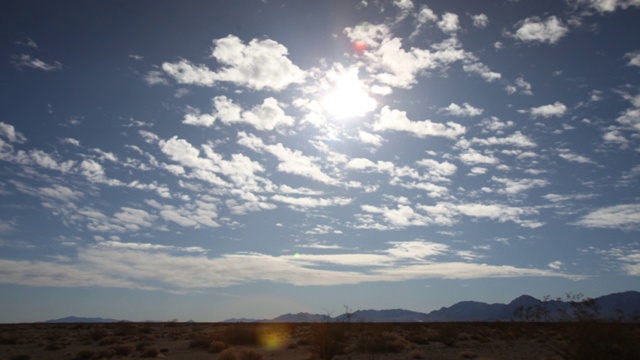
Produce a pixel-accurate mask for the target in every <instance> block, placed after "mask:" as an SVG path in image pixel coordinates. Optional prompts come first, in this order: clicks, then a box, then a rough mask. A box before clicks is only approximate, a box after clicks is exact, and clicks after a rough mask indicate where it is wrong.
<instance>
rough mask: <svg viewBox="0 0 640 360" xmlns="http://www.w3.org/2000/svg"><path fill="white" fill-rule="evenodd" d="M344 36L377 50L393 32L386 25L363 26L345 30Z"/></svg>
mask: <svg viewBox="0 0 640 360" xmlns="http://www.w3.org/2000/svg"><path fill="white" fill-rule="evenodd" d="M343 32H344V34H345V35H347V37H348V38H349V39H350V40H351V41H352V42H355V41H357V40H360V41H363V42H364V43H365V44H366V45H367V47H370V48H375V47H378V46H379V45H380V41H382V39H385V38H387V36H389V34H390V33H391V30H390V29H389V27H388V26H387V25H384V24H369V23H365V24H361V25H358V26H356V27H353V28H351V27H347V28H345V29H344V31H343Z"/></svg>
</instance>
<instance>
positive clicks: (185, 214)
mask: <svg viewBox="0 0 640 360" xmlns="http://www.w3.org/2000/svg"><path fill="white" fill-rule="evenodd" d="M145 202H146V203H147V205H149V206H151V207H153V208H155V209H157V210H158V213H159V215H160V217H161V218H162V219H164V220H165V221H167V222H173V223H175V224H178V225H180V226H182V227H193V228H196V229H199V228H202V227H203V226H204V227H210V228H216V227H219V226H220V224H219V223H218V222H217V221H216V219H217V218H218V210H217V206H216V204H214V203H211V202H207V201H202V200H196V201H194V202H192V203H189V204H186V205H183V206H181V207H178V206H172V205H164V204H160V203H159V202H157V201H155V200H146V201H145Z"/></svg>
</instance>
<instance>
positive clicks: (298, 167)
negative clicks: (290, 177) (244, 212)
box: [238, 132, 339, 185]
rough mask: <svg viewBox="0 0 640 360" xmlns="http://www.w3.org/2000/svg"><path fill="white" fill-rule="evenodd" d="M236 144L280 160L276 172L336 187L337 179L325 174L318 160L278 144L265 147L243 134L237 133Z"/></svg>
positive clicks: (261, 142) (257, 140)
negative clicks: (264, 152) (266, 153)
mask: <svg viewBox="0 0 640 360" xmlns="http://www.w3.org/2000/svg"><path fill="white" fill-rule="evenodd" d="M238 138H239V140H238V144H240V145H243V146H246V147H248V148H250V149H252V150H254V151H257V152H263V151H266V152H268V153H270V154H271V155H273V156H275V157H276V158H278V160H280V163H279V164H278V171H281V172H284V173H289V174H295V175H300V176H303V177H306V178H309V179H313V180H315V181H318V182H321V183H325V184H328V185H338V184H339V182H338V180H337V179H334V178H332V177H330V176H329V175H327V174H325V173H324V172H323V171H322V169H321V168H320V166H319V165H318V164H317V162H318V161H319V159H318V158H315V157H310V156H306V155H304V154H302V152H300V151H297V150H291V149H289V148H286V147H284V146H283V145H282V144H280V143H278V144H276V145H267V144H265V143H264V142H263V141H262V139H260V138H258V137H256V136H255V135H252V134H247V133H245V132H240V133H238Z"/></svg>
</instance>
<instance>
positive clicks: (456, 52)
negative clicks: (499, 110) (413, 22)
mask: <svg viewBox="0 0 640 360" xmlns="http://www.w3.org/2000/svg"><path fill="white" fill-rule="evenodd" d="M347 29H349V28H347ZM347 35H348V36H349V37H350V39H351V40H352V41H355V40H358V39H359V38H358V37H357V36H356V34H355V33H354V32H353V31H349V32H347ZM379 35H382V34H379ZM370 42H371V43H372V44H371V45H369V44H368V45H369V48H368V50H367V51H365V53H364V54H363V55H364V57H365V59H366V60H367V64H366V65H367V71H369V73H371V74H373V78H374V79H375V80H377V81H378V82H380V83H382V84H384V85H389V86H393V87H398V88H405V89H409V88H411V87H412V86H413V84H415V83H416V78H417V77H418V75H423V74H426V73H427V72H428V71H429V70H435V69H444V68H446V67H447V66H449V65H450V64H452V63H454V62H457V61H461V60H464V59H465V58H466V57H467V53H466V52H465V51H464V50H462V49H461V44H460V42H459V41H458V40H457V39H456V38H455V37H452V38H449V39H447V40H444V41H443V42H441V43H438V44H434V45H432V46H431V48H432V49H433V51H431V50H428V49H419V48H415V47H412V48H410V49H409V50H408V51H406V50H404V49H403V47H402V40H401V39H400V38H397V37H390V35H388V34H384V37H381V38H379V37H376V38H375V39H372V40H370Z"/></svg>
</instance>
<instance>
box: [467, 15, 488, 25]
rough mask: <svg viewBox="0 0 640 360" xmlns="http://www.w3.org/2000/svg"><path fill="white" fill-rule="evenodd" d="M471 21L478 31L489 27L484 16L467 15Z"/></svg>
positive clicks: (486, 17)
mask: <svg viewBox="0 0 640 360" xmlns="http://www.w3.org/2000/svg"><path fill="white" fill-rule="evenodd" d="M469 16H470V17H471V20H473V26H475V27H477V28H478V29H484V28H486V27H487V26H489V17H488V16H487V15H485V14H478V15H469Z"/></svg>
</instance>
